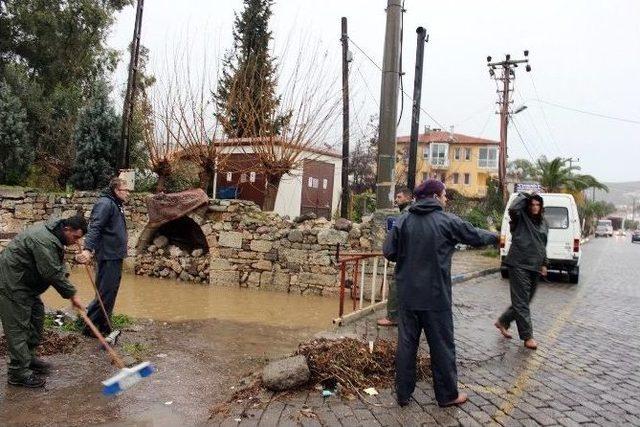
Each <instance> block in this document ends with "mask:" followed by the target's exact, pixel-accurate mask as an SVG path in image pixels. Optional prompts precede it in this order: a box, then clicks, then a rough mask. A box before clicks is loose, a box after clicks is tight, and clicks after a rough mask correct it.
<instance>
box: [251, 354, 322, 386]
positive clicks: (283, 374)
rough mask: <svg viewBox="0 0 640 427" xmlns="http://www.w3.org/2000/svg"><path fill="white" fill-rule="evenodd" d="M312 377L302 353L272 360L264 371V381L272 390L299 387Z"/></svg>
mask: <svg viewBox="0 0 640 427" xmlns="http://www.w3.org/2000/svg"><path fill="white" fill-rule="evenodd" d="M310 377H311V372H310V371H309V365H307V359H306V358H305V357H304V356H302V355H299V356H294V357H288V358H286V359H282V360H277V361H275V362H271V363H269V364H268V365H267V366H265V368H264V369H263V371H262V381H263V382H264V385H265V387H266V388H268V389H269V390H272V391H283V390H289V389H292V388H295V387H299V386H301V385H303V384H305V383H307V381H309V378H310Z"/></svg>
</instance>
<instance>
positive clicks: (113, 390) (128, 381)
mask: <svg viewBox="0 0 640 427" xmlns="http://www.w3.org/2000/svg"><path fill="white" fill-rule="evenodd" d="M76 310H77V311H78V314H79V315H80V317H82V320H84V323H85V324H86V325H87V326H88V327H89V329H91V332H93V334H94V335H95V336H96V338H98V341H100V344H102V346H103V347H104V348H105V350H107V353H109V356H110V357H111V360H113V363H114V365H116V366H117V367H118V368H120V372H118V373H117V374H116V375H114V376H112V377H111V378H108V379H106V380H104V381H102V386H103V387H102V393H103V394H104V395H105V396H113V395H116V394H118V393H120V392H123V391H125V390H126V389H128V388H129V387H131V386H133V385H134V384H136V383H137V382H139V381H140V380H142V379H143V378H146V377H148V376H149V375H151V374H153V373H154V372H155V370H156V369H155V367H154V366H153V365H152V364H151V362H142V363H139V364H137V365H135V366H132V367H130V368H127V365H125V363H124V361H123V360H122V358H121V357H120V355H119V354H118V353H116V351H115V350H114V349H113V348H111V346H110V345H109V344H108V343H107V341H106V340H105V339H104V337H103V336H102V334H101V333H100V331H98V328H96V326H95V325H94V324H93V322H92V321H91V320H90V319H89V316H87V313H85V312H84V310H81V309H76Z"/></svg>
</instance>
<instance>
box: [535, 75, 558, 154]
mask: <svg viewBox="0 0 640 427" xmlns="http://www.w3.org/2000/svg"><path fill="white" fill-rule="evenodd" d="M527 74H528V75H529V80H530V81H531V85H532V86H533V91H534V92H535V94H536V98H537V99H538V101H539V100H540V94H539V93H538V88H537V87H536V82H535V81H534V80H533V77H532V76H531V73H527ZM540 110H541V111H542V117H543V118H544V122H545V124H546V125H547V130H548V131H549V136H550V137H551V142H553V145H554V146H555V147H556V150H557V151H558V154H560V152H561V151H560V147H559V146H558V143H557V142H556V139H555V138H554V137H553V132H552V131H551V126H549V120H548V119H547V115H546V113H545V112H544V108H540Z"/></svg>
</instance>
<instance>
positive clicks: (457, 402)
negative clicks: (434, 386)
mask: <svg viewBox="0 0 640 427" xmlns="http://www.w3.org/2000/svg"><path fill="white" fill-rule="evenodd" d="M467 400H468V397H467V393H458V397H457V398H456V399H455V400H452V401H451V402H447V403H442V404H441V403H438V405H439V406H440V407H441V408H446V407H447V406H457V405H462V404H463V403H465V402H466V401H467Z"/></svg>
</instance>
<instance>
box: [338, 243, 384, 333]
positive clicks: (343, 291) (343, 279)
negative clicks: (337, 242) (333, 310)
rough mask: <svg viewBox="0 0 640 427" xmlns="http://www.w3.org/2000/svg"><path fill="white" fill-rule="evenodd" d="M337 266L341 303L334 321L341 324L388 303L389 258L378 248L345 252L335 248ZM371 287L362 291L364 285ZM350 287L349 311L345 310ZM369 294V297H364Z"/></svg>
mask: <svg viewBox="0 0 640 427" xmlns="http://www.w3.org/2000/svg"><path fill="white" fill-rule="evenodd" d="M336 262H337V263H338V265H339V267H340V307H339V309H338V317H337V318H335V319H334V320H333V323H335V324H337V325H341V324H343V323H345V322H346V321H349V320H355V319H357V318H360V317H362V316H364V315H365V314H368V313H371V312H373V311H375V310H377V309H378V308H380V307H382V306H383V305H385V304H386V303H387V296H388V292H389V281H388V274H389V262H388V261H387V260H386V259H384V256H383V254H382V253H380V252H346V253H340V249H339V247H338V249H337V250H336ZM367 288H368V289H370V292H369V294H368V295H365V289H367ZM347 290H349V299H350V300H351V306H352V311H351V312H350V313H348V314H345V302H346V301H345V300H346V297H347ZM367 297H368V301H365V300H366V299H367Z"/></svg>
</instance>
